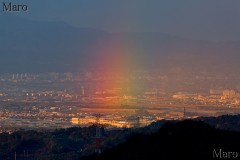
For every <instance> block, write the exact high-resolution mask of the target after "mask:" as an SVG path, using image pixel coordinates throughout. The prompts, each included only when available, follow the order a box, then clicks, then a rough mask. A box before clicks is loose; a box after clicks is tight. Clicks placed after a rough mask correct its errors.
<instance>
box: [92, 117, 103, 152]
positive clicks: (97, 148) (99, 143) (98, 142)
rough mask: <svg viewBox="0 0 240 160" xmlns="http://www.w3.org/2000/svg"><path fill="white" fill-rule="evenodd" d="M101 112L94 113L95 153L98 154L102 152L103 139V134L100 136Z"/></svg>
mask: <svg viewBox="0 0 240 160" xmlns="http://www.w3.org/2000/svg"><path fill="white" fill-rule="evenodd" d="M101 116H102V115H101V114H95V117H96V124H95V126H96V135H95V137H94V138H95V152H96V153H97V154H100V153H101V152H102V140H103V136H102V127H103V126H102V125H101V122H100V118H101Z"/></svg>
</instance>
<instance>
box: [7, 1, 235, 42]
mask: <svg viewBox="0 0 240 160" xmlns="http://www.w3.org/2000/svg"><path fill="white" fill-rule="evenodd" d="M12 2H17V3H26V4H28V5H29V12H28V13H21V14H20V16H23V17H25V18H28V19H34V20H41V21H63V22H66V23H68V24H71V25H73V26H76V27H87V28H96V29H102V30H106V31H111V32H125V31H130V32H138V31H141V32H163V33H168V34H172V35H177V36H182V37H186V38H192V39H203V40H230V41H231V40H232V41H235V40H238V41H240V1H239V0H194V1H193V0H13V1H12Z"/></svg>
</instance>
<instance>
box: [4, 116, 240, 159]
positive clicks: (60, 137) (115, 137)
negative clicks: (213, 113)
mask: <svg viewBox="0 0 240 160" xmlns="http://www.w3.org/2000/svg"><path fill="white" fill-rule="evenodd" d="M239 124H240V115H234V116H231V115H224V116H220V117H208V118H206V117H205V118H204V117H203V118H199V119H194V120H186V121H167V120H161V121H158V122H154V123H152V124H151V125H149V126H147V127H144V128H137V129H120V130H119V129H116V130H104V129H103V128H102V129H103V130H102V133H103V137H104V138H103V141H102V150H103V152H102V154H101V155H94V154H93V153H94V150H95V139H94V137H95V134H96V133H95V132H96V128H95V126H90V127H83V128H81V127H73V128H68V129H57V130H54V131H49V130H38V131H37V130H29V131H25V130H19V131H16V132H14V133H12V134H9V133H6V132H3V133H1V134H0V160H2V159H3V160H12V159H15V156H16V157H17V160H79V159H80V160H130V159H131V160H135V159H146V160H151V159H153V160H155V159H161V160H172V159H173V160H176V159H192V160H198V159H199V160H200V159H201V160H208V159H213V152H214V150H215V151H216V153H217V155H219V151H220V149H222V150H221V151H222V152H237V153H238V157H237V158H235V159H240V132H239ZM219 156H220V155H219ZM231 158H232V157H231ZM231 158H224V157H223V155H222V158H220V159H231ZM215 159H219V158H217V157H216V158H215Z"/></svg>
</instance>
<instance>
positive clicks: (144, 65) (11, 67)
mask: <svg viewBox="0 0 240 160" xmlns="http://www.w3.org/2000/svg"><path fill="white" fill-rule="evenodd" d="M0 21H1V22H2V25H1V26H0V56H1V58H0V72H1V73H6V72H13V73H16V72H77V71H82V70H95V69H103V70H104V69H105V70H108V69H110V70H115V69H116V70H117V69H118V68H119V67H120V68H121V65H124V64H125V62H123V61H128V62H127V63H128V64H131V65H129V67H128V68H129V70H131V69H161V70H167V69H169V68H181V69H185V70H190V71H193V70H209V71H213V72H215V71H219V70H221V71H226V72H228V71H233V70H235V69H236V68H238V67H239V64H238V61H237V59H238V58H239V51H240V42H233V41H232V42H211V41H208V40H191V39H186V38H183V37H178V36H174V35H169V34H165V33H155V32H121V33H116V32H108V31H103V30H98V29H92V28H77V27H73V26H71V25H69V24H66V23H64V22H48V21H34V20H29V19H25V18H22V17H19V16H15V15H11V14H4V15H1V17H0ZM119 58H120V59H121V58H122V59H121V60H122V62H121V63H120V62H118V61H119ZM109 61H113V62H117V63H119V64H118V65H105V64H106V63H108V62H109Z"/></svg>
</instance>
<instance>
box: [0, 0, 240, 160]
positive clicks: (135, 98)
mask: <svg viewBox="0 0 240 160" xmlns="http://www.w3.org/2000/svg"><path fill="white" fill-rule="evenodd" d="M0 6H1V8H2V10H1V11H0V24H1V25H0V124H1V125H0V159H1V157H3V158H5V159H11V158H13V157H15V159H16V157H19V158H20V159H21V158H22V159H28V158H30V159H31V158H32V159H34V158H39V159H44V158H46V157H47V158H49V157H50V158H49V159H51V156H52V157H54V158H53V159H58V158H60V157H61V154H63V155H65V156H66V158H65V159H79V158H82V157H84V156H89V155H91V154H92V153H94V152H95V153H97V154H100V153H101V152H102V150H103V151H104V150H107V149H111V148H113V147H114V146H116V145H118V144H119V143H123V142H125V141H127V138H128V137H130V135H132V134H133V135H134V134H135V133H141V134H144V135H145V134H149V135H151V134H155V133H157V131H158V130H159V129H160V128H161V127H162V126H163V124H165V123H166V122H169V123H172V122H173V123H174V125H175V123H177V122H180V124H181V122H182V121H183V124H184V122H185V121H184V120H189V121H193V122H195V121H201V122H204V123H207V124H210V125H211V126H212V127H215V128H217V129H226V128H227V130H229V131H231V130H234V131H239V126H237V125H235V124H234V123H233V120H235V121H237V120H238V119H239V117H238V114H239V113H240V81H239V80H240V70H239V68H240V64H239V59H240V54H239V52H240V18H239V17H240V1H238V0H231V1H225V0H212V1H207V0H201V1H191V0H181V1H178V0H171V1H169V0H168V1H167V0H163V1H158V0H151V1H146V0H131V1H128V0H121V1H111V0H91V1H87V0H68V1H65V0H51V1H49V0H40V1H34V0H11V1H10V0H6V1H1V4H0ZM225 115H228V116H229V117H227V118H225V117H224V116H225ZM219 116H220V117H219ZM221 116H223V118H222V117H221ZM231 116H232V117H231ZM235 116H236V117H237V118H236V117H235ZM218 118H219V119H220V120H218ZM222 119H223V120H222ZM235 121H234V122H235ZM177 124H178V123H177ZM236 124H238V123H236ZM185 125H189V124H184V125H183V127H184V126H185ZM191 125H192V124H190V127H192V126H191ZM198 125H199V124H193V126H198ZM94 127H95V128H94ZM198 127H199V128H201V127H203V129H206V128H204V126H201V125H199V126H198ZM146 128H151V129H150V130H149V131H146V130H148V129H146ZM167 129H169V128H167ZM206 130H207V129H206ZM28 131H29V132H28ZM31 131H33V132H31ZM187 131H188V130H186V132H187ZM25 132H26V133H27V134H28V135H31V134H32V135H33V137H35V139H33V141H34V143H33V141H32V139H31V138H29V137H27V138H26V137H25V139H24V134H25ZM45 132H48V133H49V135H48V136H49V137H48V136H46V135H45V134H44V133H45ZM60 132H61V134H60ZM217 132H218V131H216V134H217ZM219 132H220V131H219ZM80 133H81V134H80ZM17 134H19V137H21V136H22V137H23V138H15V139H14V136H15V135H17ZM58 134H59V135H65V137H64V136H62V139H64V138H65V139H64V140H66V143H64V144H63V143H62V142H61V141H60V140H59V137H58V136H59V135H58ZM179 134H180V133H179ZM214 134H215V132H214ZM219 134H220V133H219ZM50 135H51V136H50ZM56 135H58V136H56ZM191 136H192V137H194V136H193V135H191ZM1 137H2V139H4V140H2V141H1ZM7 137H10V138H7ZM15 137H17V136H15ZM46 137H47V138H46ZM60 137H61V136H60ZM63 137H64V138H63ZM163 137H164V136H163ZM8 139H12V141H8ZM20 139H21V140H20ZM46 139H49V141H48V140H46ZM60 139H61V138H60ZM93 139H94V140H93ZM111 139H114V141H113V142H110V141H111ZM211 140H213V139H212V138H211ZM10 142H11V143H10ZM50 142H51V143H50ZM63 142H65V141H63ZM93 142H94V143H95V145H93ZM236 142H237V141H236ZM8 143H9V144H8ZM6 144H8V146H11V147H8V149H6V150H3V148H5V147H6ZM15 144H18V145H15ZM33 144H34V146H35V147H33V148H31V147H29V146H32V145H33ZM35 144H37V145H35ZM14 146H15V147H14ZM59 146H60V147H59ZM61 147H62V148H64V147H67V148H64V149H61ZM120 148H121V147H120ZM130 148H131V147H130ZM230 148H231V147H230ZM1 150H2V151H1ZM28 151H29V154H28ZM204 153H205V152H204ZM69 155H71V156H72V158H69V157H71V156H69ZM123 155H128V154H123ZM153 155H154V154H153ZM216 155H218V154H217V153H216ZM74 157H75V158H74ZM76 157H77V158H76ZM153 157H154V156H153ZM200 157H201V156H200ZM61 158H62V159H64V158H63V157H61ZM61 158H60V159H61ZM100 158H101V155H100ZM90 159H91V156H90ZM110 159H111V158H110Z"/></svg>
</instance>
